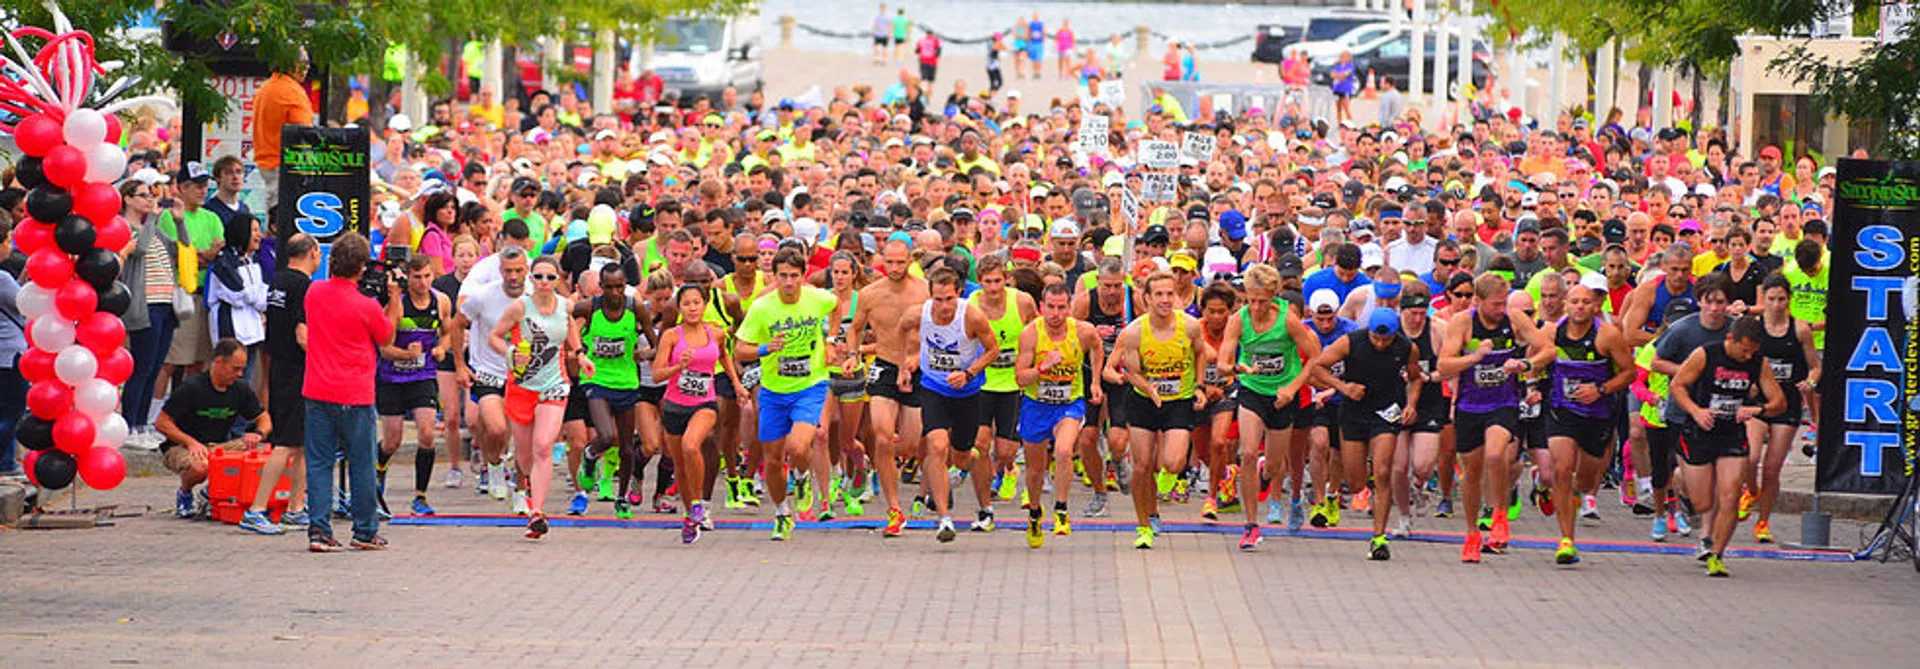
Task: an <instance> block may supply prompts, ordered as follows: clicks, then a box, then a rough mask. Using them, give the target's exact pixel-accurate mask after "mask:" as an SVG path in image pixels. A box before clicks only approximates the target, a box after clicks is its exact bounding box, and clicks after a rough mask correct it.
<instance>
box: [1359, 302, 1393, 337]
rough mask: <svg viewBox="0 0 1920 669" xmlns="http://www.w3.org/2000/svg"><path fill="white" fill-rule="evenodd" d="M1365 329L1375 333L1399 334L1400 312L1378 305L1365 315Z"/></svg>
mask: <svg viewBox="0 0 1920 669" xmlns="http://www.w3.org/2000/svg"><path fill="white" fill-rule="evenodd" d="M1367 331H1368V332H1371V333H1373V334H1377V335H1393V334H1400V314H1399V313H1398V312H1395V311H1394V310H1392V309H1388V308H1386V307H1380V308H1377V309H1374V310H1373V315H1372V316H1369V317H1367Z"/></svg>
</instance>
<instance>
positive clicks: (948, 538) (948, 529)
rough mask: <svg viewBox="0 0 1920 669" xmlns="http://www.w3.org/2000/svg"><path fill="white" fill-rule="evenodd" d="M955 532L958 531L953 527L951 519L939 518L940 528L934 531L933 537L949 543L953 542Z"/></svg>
mask: <svg viewBox="0 0 1920 669" xmlns="http://www.w3.org/2000/svg"><path fill="white" fill-rule="evenodd" d="M957 534H959V533H958V532H956V531H954V529H953V519H952V518H941V519H940V529H939V531H937V532H935V533H934V535H933V538H934V539H936V540H939V542H940V543H943V544H950V543H953V537H954V536H955V535H957Z"/></svg>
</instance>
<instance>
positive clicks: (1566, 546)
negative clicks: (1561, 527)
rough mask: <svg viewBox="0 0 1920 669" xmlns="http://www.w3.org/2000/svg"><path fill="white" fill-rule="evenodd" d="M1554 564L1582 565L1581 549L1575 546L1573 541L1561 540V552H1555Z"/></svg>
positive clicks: (1562, 538) (1563, 538)
mask: <svg viewBox="0 0 1920 669" xmlns="http://www.w3.org/2000/svg"><path fill="white" fill-rule="evenodd" d="M1553 563H1554V564H1580V549H1579V548H1578V547H1575V546H1574V545H1573V540H1572V539H1568V538H1566V537H1561V538H1560V550H1556V551H1554V552H1553Z"/></svg>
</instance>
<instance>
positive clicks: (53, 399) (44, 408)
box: [27, 379, 78, 420]
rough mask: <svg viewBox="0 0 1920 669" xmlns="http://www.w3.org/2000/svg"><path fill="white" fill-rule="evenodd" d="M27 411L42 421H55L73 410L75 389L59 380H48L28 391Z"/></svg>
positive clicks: (34, 385)
mask: <svg viewBox="0 0 1920 669" xmlns="http://www.w3.org/2000/svg"><path fill="white" fill-rule="evenodd" d="M27 410H28V411H32V412H33V415H34V416H37V417H39V418H40V420H53V419H56V418H59V417H61V416H63V415H66V414H69V413H78V412H76V411H74V410H73V389H72V388H69V387H67V384H64V383H61V382H60V380H59V379H47V380H46V381H43V382H40V383H36V384H33V387H32V388H29V389H27Z"/></svg>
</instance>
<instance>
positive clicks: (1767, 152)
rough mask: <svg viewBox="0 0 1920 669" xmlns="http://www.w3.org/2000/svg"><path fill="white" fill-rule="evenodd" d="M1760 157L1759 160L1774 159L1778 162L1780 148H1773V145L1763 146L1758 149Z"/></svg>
mask: <svg viewBox="0 0 1920 669" xmlns="http://www.w3.org/2000/svg"><path fill="white" fill-rule="evenodd" d="M1760 157H1761V158H1772V159H1774V160H1779V159H1780V147H1777V146H1774V145H1772V144H1768V145H1766V146H1763V147H1760Z"/></svg>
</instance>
